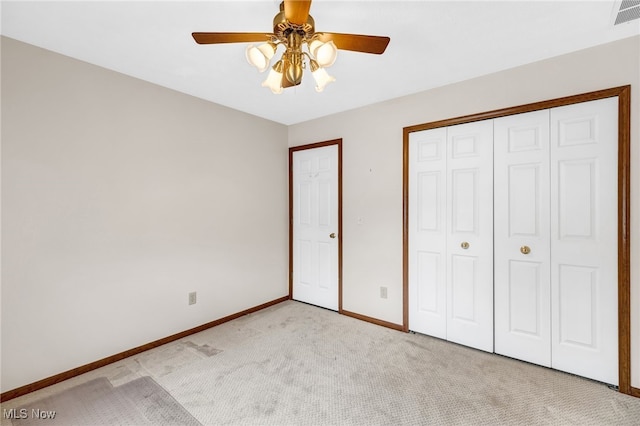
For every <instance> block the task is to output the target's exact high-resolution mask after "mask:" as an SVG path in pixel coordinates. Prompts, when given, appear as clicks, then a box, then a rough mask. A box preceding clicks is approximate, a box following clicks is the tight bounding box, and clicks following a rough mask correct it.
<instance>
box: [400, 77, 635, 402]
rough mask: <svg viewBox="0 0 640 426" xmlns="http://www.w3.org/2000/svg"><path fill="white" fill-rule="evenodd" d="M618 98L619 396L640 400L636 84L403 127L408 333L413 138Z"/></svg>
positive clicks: (406, 319) (405, 319)
mask: <svg viewBox="0 0 640 426" xmlns="http://www.w3.org/2000/svg"><path fill="white" fill-rule="evenodd" d="M616 96H617V97H618V336H619V337H618V375H619V385H618V387H619V389H620V392H622V393H625V394H629V395H633V396H640V389H637V388H632V387H631V266H630V264H631V215H630V205H631V190H630V185H631V172H630V162H631V146H630V141H631V86H630V85H626V86H619V87H613V88H610V89H604V90H598V91H594V92H589V93H583V94H579V95H574V96H567V97H562V98H557V99H551V100H545V101H541V102H534V103H530V104H525V105H519V106H513V107H508V108H503V109H498V110H493V111H487V112H481V113H478V114H471V115H465V116H460V117H454V118H449V119H445V120H439V121H433V122H430V123H424V124H418V125H414V126H409V127H405V128H403V176H402V186H403V189H402V198H403V209H402V219H403V226H402V229H403V237H402V238H403V249H402V251H403V261H402V276H403V277H402V279H403V324H402V329H403V331H409V135H410V134H411V133H413V132H418V131H422V130H429V129H435V128H440V127H448V126H452V125H456V124H463V123H470V122H474V121H481V120H487V119H494V118H498V117H505V116H509V115H514V114H520V113H525V112H532V111H538V110H544V109H550V108H555V107H559V106H566V105H572V104H577V103H582V102H587V101H594V100H598V99H604V98H611V97H616Z"/></svg>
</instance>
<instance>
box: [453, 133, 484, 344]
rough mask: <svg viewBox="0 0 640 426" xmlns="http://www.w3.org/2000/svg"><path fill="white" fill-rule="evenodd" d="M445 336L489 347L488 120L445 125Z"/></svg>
mask: <svg viewBox="0 0 640 426" xmlns="http://www.w3.org/2000/svg"><path fill="white" fill-rule="evenodd" d="M446 214H447V216H446V224H447V261H446V262H447V272H446V281H447V340H450V341H452V342H456V343H460V344H463V345H466V346H471V347H474V348H477V349H481V350H484V351H489V352H493V121H492V120H485V121H478V122H474V123H467V124H460V125H457V126H451V127H449V128H448V129H447V213H446Z"/></svg>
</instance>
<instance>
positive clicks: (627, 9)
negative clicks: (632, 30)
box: [613, 0, 640, 25]
mask: <svg viewBox="0 0 640 426" xmlns="http://www.w3.org/2000/svg"><path fill="white" fill-rule="evenodd" d="M638 18H640V0H623V1H621V2H620V10H619V11H618V15H617V16H616V21H615V22H614V24H613V25H619V24H623V23H625V22H629V21H633V20H634V19H638Z"/></svg>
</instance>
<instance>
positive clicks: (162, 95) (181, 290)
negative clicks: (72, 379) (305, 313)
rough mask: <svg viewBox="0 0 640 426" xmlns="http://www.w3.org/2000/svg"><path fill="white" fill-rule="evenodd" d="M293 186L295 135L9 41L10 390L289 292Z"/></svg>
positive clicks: (5, 331)
mask: <svg viewBox="0 0 640 426" xmlns="http://www.w3.org/2000/svg"><path fill="white" fill-rule="evenodd" d="M286 187H287V129H286V127H285V126H283V125H280V124H276V123H273V122H270V121H267V120H263V119H260V118H257V117H255V116H251V115H247V114H245V113H241V112H238V111H234V110H231V109H228V108H225V107H221V106H218V105H215V104H212V103H209V102H205V101H202V100H199V99H196V98H193V97H190V96H187V95H183V94H180V93H177V92H174V91H171V90H168V89H164V88H161V87H159V86H155V85H152V84H148V83H145V82H142V81H140V80H136V79H134V78H130V77H127V76H124V75H121V74H117V73H114V72H111V71H108V70H105V69H101V68H98V67H95V66H92V65H89V64H86V63H83V62H80V61H76V60H73V59H70V58H68V57H64V56H61V55H58V54H55V53H52V52H48V51H45V50H42V49H39V48H36V47H33V46H30V45H27V44H23V43H20V42H17V41H14V40H11V39H7V38H2V207H3V210H2V391H7V390H10V389H14V388H16V387H19V386H22V385H25V384H28V383H32V382H34V381H36V380H40V379H43V378H45V377H49V376H51V375H54V374H57V373H60V372H63V371H66V370H68V369H72V368H75V367H78V366H80V365H83V364H86V363H89V362H92V361H96V360H98V359H101V358H103V357H106V356H109V355H113V354H115V353H119V352H121V351H124V350H127V349H131V348H133V347H136V346H139V345H142V344H145V343H148V342H150V341H153V340H156V339H159V338H162V337H166V336H169V335H171V334H174V333H177V332H180V331H183V330H186V329H189V328H192V327H195V326H197V325H200V324H203V323H206V322H209V321H212V320H214V319H218V318H221V317H224V316H226V315H229V314H232V313H236V312H239V311H242V310H244V309H247V308H250V307H253V306H256V305H259V304H262V303H264V302H267V301H270V300H273V299H276V298H279V297H282V296H285V295H287V293H288V281H287V271H288V266H287V261H288V255H287V250H288V245H287V244H288V243H287V241H288V239H287V232H288V230H287V229H288V228H287V214H288V213H287V212H288V204H287V203H288V200H287V191H286ZM191 291H197V293H198V302H197V304H196V305H192V306H189V305H188V304H187V301H188V296H187V295H188V293H189V292H191Z"/></svg>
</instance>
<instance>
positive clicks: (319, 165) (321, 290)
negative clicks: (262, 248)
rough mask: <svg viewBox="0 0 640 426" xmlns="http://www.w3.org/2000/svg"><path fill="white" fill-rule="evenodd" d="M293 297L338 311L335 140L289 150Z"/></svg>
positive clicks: (336, 154)
mask: <svg viewBox="0 0 640 426" xmlns="http://www.w3.org/2000/svg"><path fill="white" fill-rule="evenodd" d="M292 163H293V164H292V177H293V182H292V185H293V298H294V299H295V300H299V301H302V302H306V303H311V304H313V305H317V306H321V307H324V308H328V309H332V310H338V238H339V236H338V145H328V146H324V147H319V148H312V149H305V150H299V151H294V152H293V161H292Z"/></svg>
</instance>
